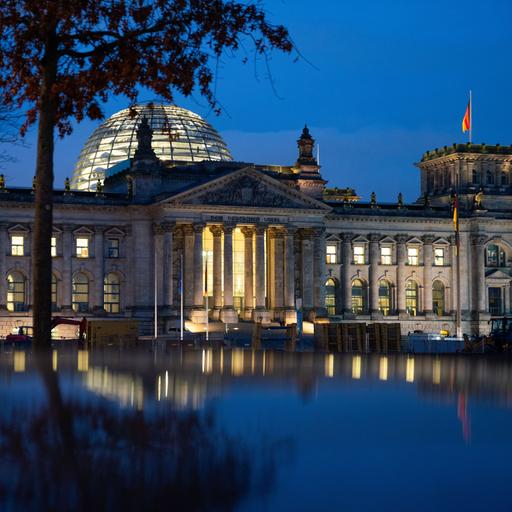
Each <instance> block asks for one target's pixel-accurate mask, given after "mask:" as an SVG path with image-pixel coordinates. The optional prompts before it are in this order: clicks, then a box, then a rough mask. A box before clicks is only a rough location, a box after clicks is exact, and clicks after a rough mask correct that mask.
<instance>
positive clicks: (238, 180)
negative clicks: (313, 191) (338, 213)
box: [165, 167, 331, 212]
mask: <svg viewBox="0 0 512 512" xmlns="http://www.w3.org/2000/svg"><path fill="white" fill-rule="evenodd" d="M165 202H166V203H169V204H175V205H198V206H199V205H201V206H242V207H256V208H279V209H283V208H285V209H290V208H291V209H307V210H319V211H321V212H323V211H325V212H327V211H330V210H331V207H329V206H327V205H326V204H325V203H323V202H321V201H317V200H316V199H313V198H312V197H309V196H308V195H306V194H304V193H302V192H300V191H299V190H296V189H292V188H291V187H289V186H287V185H284V184H283V183H280V182H279V181H278V180H276V179H274V178H271V177H269V176H267V175H265V174H263V173H262V172H259V171H256V170H255V169H254V168H252V167H245V168H243V169H239V170H237V171H234V172H232V173H229V174H227V175H224V176H221V177H220V178H215V179H213V180H211V181H208V182H207V183H204V184H202V185H199V186H197V187H194V188H192V189H190V190H187V191H185V192H181V193H180V194H177V195H175V196H173V197H172V198H170V199H167V200H166V201H165Z"/></svg>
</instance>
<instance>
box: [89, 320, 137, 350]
mask: <svg viewBox="0 0 512 512" xmlns="http://www.w3.org/2000/svg"><path fill="white" fill-rule="evenodd" d="M138 337H139V323H138V322H137V320H124V319H123V320H89V321H87V343H91V344H94V345H107V344H119V345H124V344H129V343H135V342H136V341H137V339H138Z"/></svg>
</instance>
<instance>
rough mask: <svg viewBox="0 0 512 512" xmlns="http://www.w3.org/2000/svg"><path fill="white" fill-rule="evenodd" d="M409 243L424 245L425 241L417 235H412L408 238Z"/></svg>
mask: <svg viewBox="0 0 512 512" xmlns="http://www.w3.org/2000/svg"><path fill="white" fill-rule="evenodd" d="M407 243H408V244H418V245H423V242H422V241H421V240H420V239H419V238H417V237H415V236H414V237H412V238H411V239H410V240H407Z"/></svg>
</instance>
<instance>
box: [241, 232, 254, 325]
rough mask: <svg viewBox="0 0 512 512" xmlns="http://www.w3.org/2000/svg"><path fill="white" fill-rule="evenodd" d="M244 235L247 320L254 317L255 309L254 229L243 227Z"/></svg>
mask: <svg viewBox="0 0 512 512" xmlns="http://www.w3.org/2000/svg"><path fill="white" fill-rule="evenodd" d="M242 233H243V235H244V303H245V312H244V313H245V318H246V319H247V320H249V319H251V317H252V310H253V309H254V291H253V268H254V265H253V261H252V260H253V258H252V254H253V247H252V243H253V236H254V229H253V228H251V227H247V226H246V227H243V228H242Z"/></svg>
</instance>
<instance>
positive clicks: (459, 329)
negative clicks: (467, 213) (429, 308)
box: [455, 192, 462, 339]
mask: <svg viewBox="0 0 512 512" xmlns="http://www.w3.org/2000/svg"><path fill="white" fill-rule="evenodd" d="M455 194H456V199H455V205H456V208H457V217H456V219H455V250H456V251H457V254H456V259H455V262H456V265H457V269H456V271H457V290H456V291H457V312H456V319H455V324H456V330H457V338H458V339H460V338H462V326H461V307H460V225H459V193H458V192H456V193H455Z"/></svg>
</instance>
